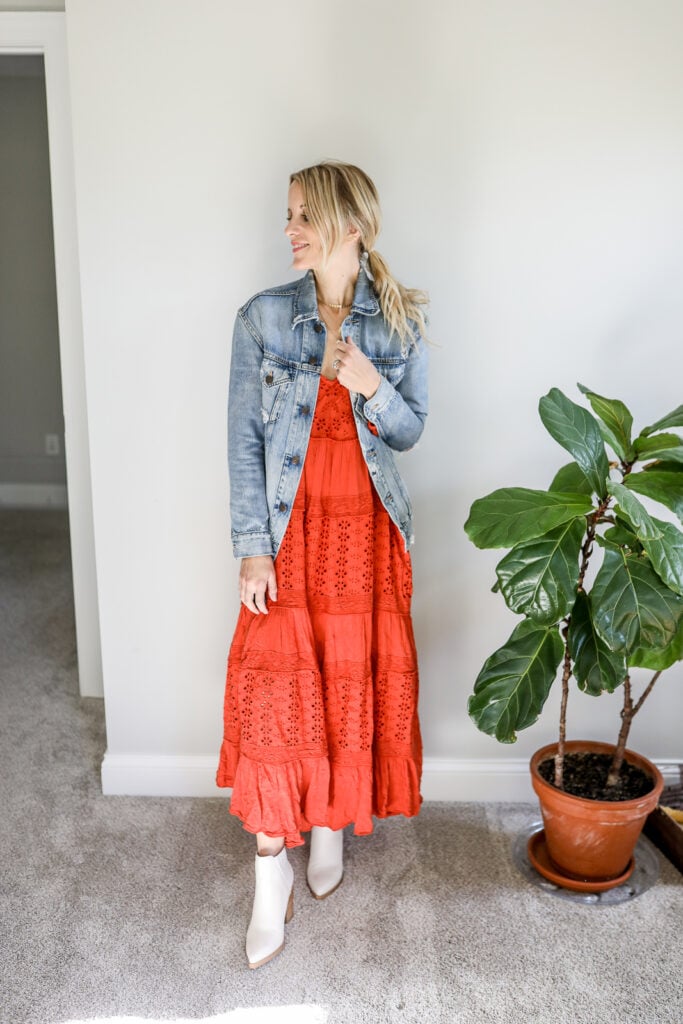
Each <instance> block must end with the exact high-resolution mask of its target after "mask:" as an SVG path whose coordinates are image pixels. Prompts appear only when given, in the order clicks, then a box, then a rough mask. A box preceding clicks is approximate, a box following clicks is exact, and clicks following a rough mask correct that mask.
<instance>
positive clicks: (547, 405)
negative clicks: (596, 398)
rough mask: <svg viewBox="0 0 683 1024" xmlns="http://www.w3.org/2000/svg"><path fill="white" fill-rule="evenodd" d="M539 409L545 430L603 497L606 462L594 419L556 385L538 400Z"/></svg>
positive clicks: (606, 470)
mask: <svg viewBox="0 0 683 1024" xmlns="http://www.w3.org/2000/svg"><path fill="white" fill-rule="evenodd" d="M538 411H539V413H540V416H541V419H542V420H543V425H544V426H545V428H546V430H547V431H548V433H549V434H550V435H551V436H552V437H554V438H555V440H556V441H557V442H558V444H561V445H562V447H563V448H566V449H567V451H568V452H569V453H570V454H571V455H573V456H574V458H575V459H576V461H577V462H578V464H579V466H580V467H581V469H582V470H583V471H584V473H585V474H586V477H587V478H588V480H589V482H590V485H591V487H592V488H593V490H594V492H595V493H596V494H598V495H599V496H600V497H601V498H604V497H605V495H606V493H607V492H606V490H605V481H606V480H607V478H608V476H609V463H608V461H607V455H606V453H605V446H604V444H603V442H602V435H601V433H600V428H599V426H598V424H597V422H596V421H595V419H594V418H593V417H592V416H591V414H590V413H589V412H588V411H587V410H586V409H583V408H582V407H581V406H580V405H576V403H575V402H572V401H570V399H569V398H567V396H566V395H563V394H562V392H561V391H560V390H559V388H551V390H550V391H549V392H548V394H547V395H545V396H544V397H543V398H542V399H541V400H540V402H539V404H538Z"/></svg>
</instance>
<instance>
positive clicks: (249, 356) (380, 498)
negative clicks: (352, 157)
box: [217, 161, 427, 967]
mask: <svg viewBox="0 0 683 1024" xmlns="http://www.w3.org/2000/svg"><path fill="white" fill-rule="evenodd" d="M288 204H289V208H288V211H287V225H286V227H285V234H286V235H287V237H288V238H289V240H290V243H291V247H292V260H293V264H292V265H293V267H294V269H295V270H299V271H303V272H305V274H304V276H303V277H301V278H300V279H299V280H298V281H295V282H293V283H292V284H287V285H284V286H281V287H277V288H271V289H268V290H267V291H264V292H260V293H259V294H258V295H255V296H254V297H253V298H252V299H250V300H249V302H247V303H246V305H244V306H243V307H242V308H241V309H240V310H239V313H238V315H237V321H236V324H235V331H234V337H233V349H232V363H231V370H230V389H229V409H228V437H229V467H230V491H231V518H232V541H233V548H234V554H235V556H236V557H237V558H241V560H242V562H241V569H240V598H241V602H242V606H241V608H240V615H239V619H238V623H237V627H236V631H235V636H234V638H233V642H232V645H231V648H230V655H229V658H228V673H227V685H226V696H225V737H224V741H223V745H222V748H221V757H220V765H219V768H218V775H217V783H218V785H219V786H232V788H233V792H232V799H231V805H230V810H231V813H232V814H235V815H237V817H239V818H240V819H241V820H242V822H243V825H244V827H245V828H246V829H247V830H248V831H250V832H252V833H255V835H256V842H257V853H256V858H255V872H256V891H255V896H254V905H253V912H252V918H251V922H250V924H249V928H248V931H247V958H248V962H249V966H250V967H259V966H260V965H261V964H263V963H266V962H267V961H268V960H270V959H272V957H273V956H275V955H276V953H279V952H280V950H281V949H282V947H283V944H284V925H285V923H286V922H287V921H289V919H290V917H291V915H292V900H293V889H292V879H293V873H292V868H291V865H290V864H289V863H288V860H287V849H286V848H287V847H293V846H299V845H301V844H302V843H303V839H302V836H301V833H302V832H303V831H308V830H311V843H310V856H309V862H308V869H307V880H308V884H309V887H310V889H311V891H312V893H313V895H314V896H315V897H316V898H317V899H324V898H325V897H326V896H329V895H330V893H332V892H333V891H334V890H335V889H336V888H337V886H338V885H339V884H340V883H341V880H342V876H343V828H344V826H345V825H348V824H350V823H352V822H353V823H354V833H355V834H356V835H367V834H368V833H370V832H371V831H372V816H373V815H375V816H376V817H380V818H382V817H387V816H389V815H392V814H403V815H406V816H411V815H415V814H417V813H418V811H419V807H420V803H421V799H422V798H421V796H420V790H419V786H420V775H421V768H422V744H421V739H420V729H419V724H418V718H417V695H418V680H417V660H416V654H415V645H414V641H413V633H412V626H411V620H410V597H411V593H412V577H411V566H410V555H409V553H408V547H409V545H410V544H411V543H412V540H413V533H412V512H411V508H410V502H409V499H408V495H407V493H406V490H405V487H404V484H403V482H402V480H401V478H400V476H399V473H398V470H397V468H396V465H395V461H394V452H396V451H402V450H404V449H408V448H411V447H412V446H413V445H414V444H415V443H416V442H417V440H418V438H419V437H420V435H421V433H422V429H423V425H424V420H425V417H426V413H427V374H426V349H425V343H424V329H425V320H424V316H423V313H422V309H421V307H422V305H423V304H424V303H425V302H426V297H425V296H424V294H423V293H421V292H417V291H414V290H409V289H405V288H403V287H402V286H401V285H400V284H398V282H397V281H395V280H394V278H393V277H392V276H391V274H390V273H389V270H388V268H387V266H386V264H385V263H384V261H383V260H382V258H381V257H380V256H379V254H378V253H377V252H376V251H375V250H374V249H373V246H374V243H375V239H376V237H377V234H378V233H379V228H380V210H379V202H378V197H377V191H376V189H375V186H374V184H373V183H372V181H371V180H370V178H368V176H367V175H366V174H364V173H363V171H361V170H360V169H359V168H357V167H354V166H352V165H350V164H344V163H340V162H336V161H327V162H325V163H321V164H318V165H316V166H314V167H308V168H306V169H304V170H302V171H298V172H297V173H296V174H293V175H292V176H291V179H290V187H289V198H288Z"/></svg>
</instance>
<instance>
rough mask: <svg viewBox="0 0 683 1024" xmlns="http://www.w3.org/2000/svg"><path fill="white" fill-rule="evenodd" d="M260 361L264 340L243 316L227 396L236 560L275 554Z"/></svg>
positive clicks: (238, 321)
mask: <svg viewBox="0 0 683 1024" xmlns="http://www.w3.org/2000/svg"><path fill="white" fill-rule="evenodd" d="M262 357H263V340H262V339H261V337H260V336H259V333H258V331H257V330H256V328H255V327H254V325H253V324H252V323H251V321H250V320H249V319H248V317H247V315H246V313H245V312H244V310H240V311H239V313H238V314H237V319H236V320H235V329H234V331H233V337H232V356H231V360H230V386H229V391H228V467H229V472H230V519H231V526H232V529H231V537H232V546H233V553H234V555H235V558H246V557H249V556H252V555H272V553H273V545H272V540H271V536H270V517H269V514H268V503H267V500H266V464H265V446H264V423H263V416H262V411H261V407H262V399H261V363H262Z"/></svg>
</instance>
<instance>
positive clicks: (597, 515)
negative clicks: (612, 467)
mask: <svg viewBox="0 0 683 1024" xmlns="http://www.w3.org/2000/svg"><path fill="white" fill-rule="evenodd" d="M609 502H610V499H609V498H605V499H604V500H603V501H601V502H600V504H599V506H598V508H597V509H596V511H595V512H593V514H592V515H590V516H589V517H588V526H587V528H586V538H585V540H584V542H583V545H582V547H581V566H580V568H579V578H578V580H577V584H576V589H577V591H579V590H583V581H584V578H585V576H586V570H587V569H588V562H589V561H590V557H591V554H592V553H593V541H594V540H595V528H596V526H597V524H598V523H599V522H600V520H601V518H602V516H603V515H604V513H605V509H606V508H607V506H608V505H609ZM571 621H572V620H571V615H568V616H567V617H566V619H564V623H563V627H562V639H563V640H564V660H563V665H562V702H561V704H560V734H559V737H558V741H557V754H556V755H555V780H554V785H555V787H556V788H557V789H564V755H565V745H566V741H567V702H568V700H569V677H570V676H571V674H572V656H571V652H570V650H569V627H570V625H571Z"/></svg>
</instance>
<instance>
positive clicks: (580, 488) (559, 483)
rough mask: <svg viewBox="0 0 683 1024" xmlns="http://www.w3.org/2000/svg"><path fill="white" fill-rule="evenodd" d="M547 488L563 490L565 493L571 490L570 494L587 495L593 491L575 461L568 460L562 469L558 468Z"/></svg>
mask: <svg viewBox="0 0 683 1024" xmlns="http://www.w3.org/2000/svg"><path fill="white" fill-rule="evenodd" d="M548 490H549V491H564V492H565V493H567V492H571V493H572V494H587V495H588V497H590V496H591V494H592V493H593V488H592V487H591V485H590V481H589V480H587V479H586V474H585V473H584V471H583V470H582V469H581V467H580V466H578V465H577V464H576V463H575V462H568V463H567V465H566V466H563V467H562V469H558V471H557V473H556V474H555V476H554V477H553V482H552V483H551V485H550V487H549V488H548Z"/></svg>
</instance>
